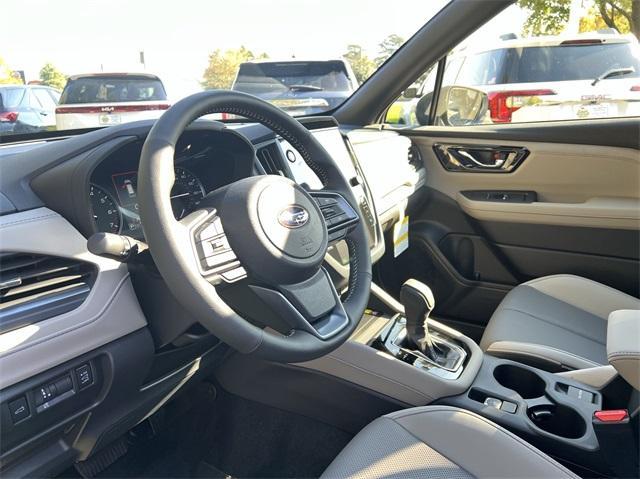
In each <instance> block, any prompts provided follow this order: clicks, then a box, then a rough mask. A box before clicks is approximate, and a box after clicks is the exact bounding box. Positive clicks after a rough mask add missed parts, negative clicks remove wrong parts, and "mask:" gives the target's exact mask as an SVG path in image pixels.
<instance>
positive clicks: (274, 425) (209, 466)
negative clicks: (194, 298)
mask: <svg viewBox="0 0 640 479" xmlns="http://www.w3.org/2000/svg"><path fill="white" fill-rule="evenodd" d="M165 416H166V427H165V428H163V430H162V431H161V432H160V433H158V434H157V435H156V436H155V437H153V438H138V439H136V440H133V441H132V444H131V446H130V448H129V452H128V453H127V454H126V455H125V456H124V457H122V458H121V459H120V460H118V461H117V462H116V463H114V464H113V465H111V466H110V467H109V468H108V469H106V470H105V471H103V472H102V473H101V474H100V475H99V476H98V477H101V478H129V477H153V478H160V477H173V478H176V477H213V478H227V477H233V478H261V477H264V478H285V477H286V478H289V477H300V478H301V477H317V476H319V475H320V474H322V472H323V471H324V469H325V468H326V467H327V466H328V465H329V463H330V462H331V461H332V460H333V458H334V457H335V456H336V455H337V454H338V453H339V452H340V450H342V448H343V447H344V446H345V445H346V444H347V442H348V441H349V440H350V439H351V437H352V436H351V435H350V434H349V433H346V432H343V431H340V430H338V429H336V428H334V427H332V426H329V425H327V424H324V423H321V422H319V421H316V420H313V419H309V418H307V417H303V416H300V415H297V414H292V413H289V412H286V411H282V410H280V409H276V408H273V407H269V406H265V405H263V404H259V403H256V402H253V401H248V400H245V399H242V398H239V397H237V396H232V395H230V394H227V393H225V392H224V391H219V393H218V395H217V397H215V395H214V394H212V388H211V386H210V385H207V384H202V385H201V386H198V387H197V388H194V389H192V390H191V391H189V393H188V394H185V395H184V397H183V398H181V399H180V400H178V401H175V402H174V404H171V405H170V406H169V407H167V408H166V414H165Z"/></svg>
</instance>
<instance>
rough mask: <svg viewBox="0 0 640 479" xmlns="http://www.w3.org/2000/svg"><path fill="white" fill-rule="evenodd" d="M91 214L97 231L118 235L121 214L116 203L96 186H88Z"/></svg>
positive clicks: (120, 226)
mask: <svg viewBox="0 0 640 479" xmlns="http://www.w3.org/2000/svg"><path fill="white" fill-rule="evenodd" d="M89 200H90V202H91V214H92V215H93V220H94V221H95V223H96V227H97V228H98V231H100V232H103V233H115V234H118V233H120V231H121V229H122V214H121V213H120V209H119V208H118V205H117V203H116V201H115V200H114V199H113V196H111V195H110V194H109V193H107V192H106V191H105V190H103V189H102V188H100V187H99V186H96V185H93V184H92V185H89Z"/></svg>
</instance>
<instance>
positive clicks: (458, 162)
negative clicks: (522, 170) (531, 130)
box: [433, 144, 529, 173]
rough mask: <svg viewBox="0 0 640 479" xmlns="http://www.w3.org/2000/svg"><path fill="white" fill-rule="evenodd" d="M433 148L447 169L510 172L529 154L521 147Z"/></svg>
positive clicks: (441, 145)
mask: <svg viewBox="0 0 640 479" xmlns="http://www.w3.org/2000/svg"><path fill="white" fill-rule="evenodd" d="M433 150H434V152H435V154H436V156H437V157H438V160H440V163H441V164H442V166H443V167H444V168H445V169H446V170H448V171H457V172H462V171H464V172H467V173H476V172H477V173H510V172H512V171H514V170H515V169H516V168H517V167H518V166H520V164H521V163H522V162H523V161H524V159H525V158H526V157H527V156H528V155H529V150H527V149H526V148H523V147H511V146H476V145H445V144H435V145H433Z"/></svg>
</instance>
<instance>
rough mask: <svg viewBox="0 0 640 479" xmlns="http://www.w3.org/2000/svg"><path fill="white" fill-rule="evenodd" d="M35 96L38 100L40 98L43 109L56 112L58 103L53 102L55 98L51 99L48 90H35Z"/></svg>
mask: <svg viewBox="0 0 640 479" xmlns="http://www.w3.org/2000/svg"><path fill="white" fill-rule="evenodd" d="M33 94H34V95H35V96H36V98H38V100H39V101H40V104H41V105H42V108H43V109H45V110H55V108H56V103H55V102H54V101H53V98H51V96H50V95H49V93H47V91H46V90H41V89H35V90H33Z"/></svg>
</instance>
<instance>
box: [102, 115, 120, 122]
mask: <svg viewBox="0 0 640 479" xmlns="http://www.w3.org/2000/svg"><path fill="white" fill-rule="evenodd" d="M99 122H100V124H101V125H119V124H120V115H109V114H107V113H104V114H102V115H100V119H99Z"/></svg>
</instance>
